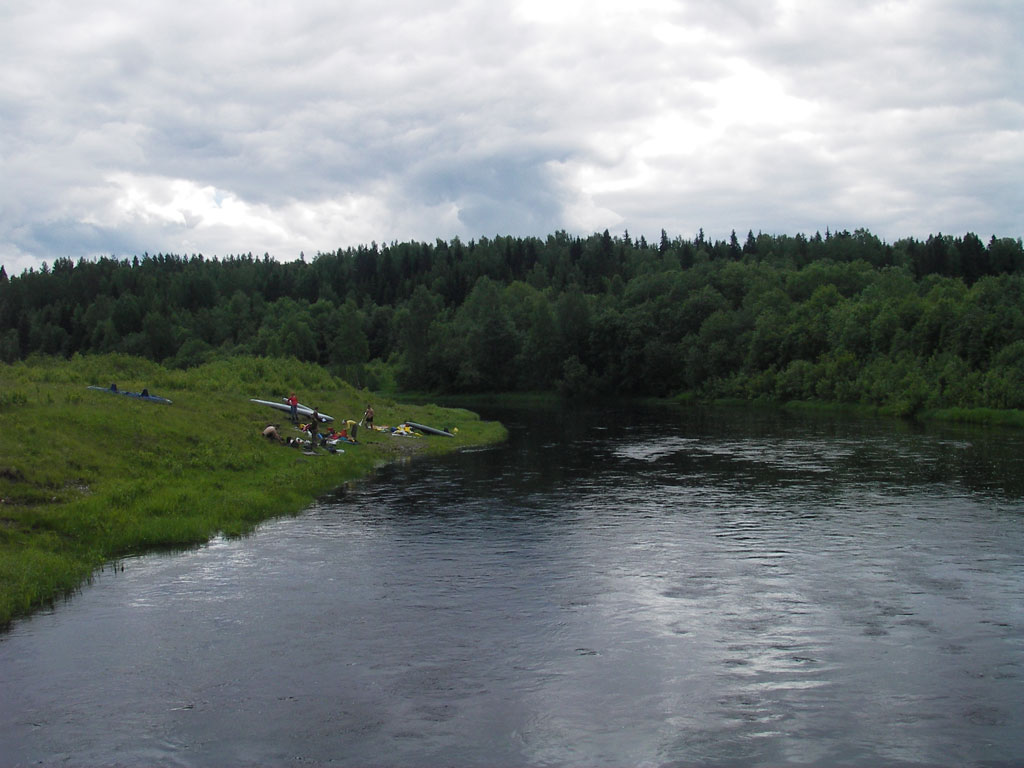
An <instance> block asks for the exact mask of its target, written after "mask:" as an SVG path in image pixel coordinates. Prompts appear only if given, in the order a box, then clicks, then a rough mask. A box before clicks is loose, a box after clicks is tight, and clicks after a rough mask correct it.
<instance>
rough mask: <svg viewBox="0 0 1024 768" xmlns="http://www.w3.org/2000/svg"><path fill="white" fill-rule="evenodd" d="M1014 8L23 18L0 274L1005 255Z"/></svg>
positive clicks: (1019, 225)
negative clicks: (616, 239) (641, 238)
mask: <svg viewBox="0 0 1024 768" xmlns="http://www.w3.org/2000/svg"><path fill="white" fill-rule="evenodd" d="M1022 9H1024V5H1021V4H1018V3H1017V2H1015V0H1005V1H1004V2H998V1H995V0H992V1H990V2H982V3H977V2H973V1H972V2H968V1H967V0H903V1H900V2H897V1H896V0H860V1H859V2H853V3H850V2H840V1H839V0H821V1H820V2H815V3H808V2H797V0H778V1H777V2H766V1H762V0H756V1H755V0H729V1H725V0H723V1H722V2H716V3H705V2H698V1H697V0H689V1H686V2H675V1H671V2H670V1H669V0H641V1H640V2H637V3H633V4H629V5H623V4H621V3H617V2H611V1H610V0H597V1H592V2H586V3H584V2H578V1H577V0H554V1H553V2H552V1H550V0H549V1H548V2H539V0H518V2H514V1H511V0H507V1H505V2H501V1H496V2H492V3H478V2H471V1H470V0H462V2H457V3H454V4H453V3H450V2H446V3H441V2H439V1H437V0H434V1H432V0H421V1H420V2H413V0H404V1H403V2H391V3H388V4H383V5H382V4H380V3H371V2H369V0H359V1H355V2H351V3H346V4H344V5H341V6H339V5H337V4H334V3H328V2H326V1H324V2H303V3H279V4H266V3H262V2H257V1H256V0H251V1H249V2H242V1H241V0H238V1H235V2H232V1H230V0H211V1H210V2H204V3H198V2H190V1H186V2H182V3H177V4H169V3H157V4H138V3H130V2H127V0H106V2H100V3H88V4H82V3H72V2H70V0H48V1H47V2H39V3H27V2H16V3H14V4H13V5H9V6H7V7H5V8H4V10H2V11H0V47H2V48H3V50H4V51H5V60H6V62H7V64H6V65H5V67H4V68H3V69H2V70H0V137H2V138H0V175H2V177H3V179H5V183H4V184H3V185H0V263H5V264H6V265H7V269H8V271H9V272H12V271H14V272H17V271H20V269H22V268H24V267H26V266H29V265H32V264H38V263H39V262H40V261H42V260H43V259H47V260H52V259H53V258H56V257H59V256H72V257H77V256H79V255H90V254H97V253H108V254H109V253H118V254H119V255H128V254H131V253H142V252H143V251H149V252H157V251H165V252H166V251H177V250H182V251H188V252H192V251H202V252H203V253H205V254H223V255H226V254H228V253H238V252H243V251H249V250H251V251H253V252H256V253H262V252H264V251H269V252H270V253H271V254H272V255H274V256H275V257H277V258H281V259H291V258H295V257H296V256H297V255H298V253H299V251H305V252H306V253H310V252H311V251H316V250H333V249H335V248H337V247H344V246H348V245H357V244H360V243H364V242H368V241H369V240H372V239H375V240H377V241H378V242H380V241H390V240H394V239H399V240H401V239H409V238H416V239H421V240H433V239H434V238H435V237H440V238H450V237H453V236H455V235H459V236H460V237H463V238H464V239H465V238H470V237H477V236H480V235H493V234H497V233H509V234H521V235H525V234H534V235H539V236H543V235H546V234H548V233H549V232H551V231H553V230H555V229H560V228H565V229H569V230H570V231H577V232H580V233H584V234H585V233H587V232H590V231H595V230H597V231H599V230H602V229H604V228H606V227H607V228H609V229H612V230H613V231H620V230H621V229H626V228H628V229H629V230H630V231H631V232H632V233H634V234H637V235H639V234H647V235H648V236H649V237H650V236H652V235H655V236H656V235H657V233H658V232H659V231H660V229H661V228H665V229H666V230H668V231H669V232H671V233H679V234H684V235H689V234H691V233H693V232H696V230H697V229H698V228H700V227H703V228H704V229H705V231H707V232H708V233H709V234H710V235H712V236H716V237H725V236H727V235H728V233H729V231H730V230H731V229H733V228H735V229H737V230H738V231H745V230H746V229H748V228H752V229H754V230H755V231H756V230H759V229H760V230H764V231H769V232H789V233H794V232H796V231H813V230H816V229H822V230H823V229H824V228H825V227H826V226H829V227H832V228H833V229H837V228H851V229H852V228H856V227H867V228H869V229H871V230H872V231H874V232H876V233H877V234H879V235H880V236H882V237H885V238H889V239H894V238H897V237H901V236H905V235H913V236H919V237H924V236H927V235H928V234H930V233H932V232H936V231H940V230H941V231H943V232H950V233H952V232H962V231H967V230H972V231H977V232H979V233H980V234H982V235H983V236H985V235H987V234H992V233H995V234H999V235H1007V236H1015V237H1016V236H1020V235H1021V234H1022V230H1024V220H1022V216H1024V214H1022V213H1021V211H1022V210H1024V206H1022V205H1021V202H1022V201H1021V194H1020V191H1019V189H1020V185H1019V182H1018V181H1017V179H1019V178H1020V177H1021V175H1022V171H1024V151H1022V149H1021V148H1022V147H1024V141H1022V138H1024V137H1022V135H1021V131H1022V126H1024V120H1022V117H1024V93H1022V86H1021V85H1020V79H1019V72H1020V71H1021V70H1022V69H1024V61H1022V57H1024V54H1022V52H1021V46H1020V45H1019V43H1018V41H1019V39H1020V38H1021V35H1022V33H1024V10H1022Z"/></svg>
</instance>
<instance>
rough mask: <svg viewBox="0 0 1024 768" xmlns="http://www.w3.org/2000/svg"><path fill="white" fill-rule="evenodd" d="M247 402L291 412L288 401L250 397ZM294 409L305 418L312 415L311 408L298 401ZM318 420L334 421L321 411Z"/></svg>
mask: <svg viewBox="0 0 1024 768" xmlns="http://www.w3.org/2000/svg"><path fill="white" fill-rule="evenodd" d="M249 402H250V403H256V404H257V405H269V406H270V407H271V408H276V409H277V410H279V411H284V412H285V413H291V412H292V407H291V406H290V405H288V403H277V402H274V401H273V400H257V399H256V398H255V397H250V398H249ZM295 410H296V411H298V413H299V416H305V417H306V418H309V417H310V416H312V415H313V409H312V408H310V407H309V406H306V405H302V404H301V403H299V405H298V407H297V408H296V409H295ZM320 421H321V422H327V421H334V417H333V416H328V415H327V414H326V413H321V414H320Z"/></svg>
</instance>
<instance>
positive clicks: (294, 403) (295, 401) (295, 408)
mask: <svg viewBox="0 0 1024 768" xmlns="http://www.w3.org/2000/svg"><path fill="white" fill-rule="evenodd" d="M288 405H289V406H291V410H292V424H298V423H299V398H297V397H296V396H295V393H294V392H292V393H291V395H289V396H288Z"/></svg>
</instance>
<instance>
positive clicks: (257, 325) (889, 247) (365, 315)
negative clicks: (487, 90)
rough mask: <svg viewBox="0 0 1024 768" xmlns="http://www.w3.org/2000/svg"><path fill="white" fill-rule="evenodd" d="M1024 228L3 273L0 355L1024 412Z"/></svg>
mask: <svg viewBox="0 0 1024 768" xmlns="http://www.w3.org/2000/svg"><path fill="white" fill-rule="evenodd" d="M1022 300H1024V248H1022V243H1021V240H1020V239H1019V238H1018V239H1011V238H997V237H995V236H993V237H991V238H990V239H989V241H988V242H987V243H985V242H983V241H982V240H981V239H980V238H979V237H978V236H977V235H975V234H972V233H968V234H966V235H964V236H963V237H953V236H948V235H941V234H939V235H932V236H929V237H928V238H927V239H926V240H925V241H920V240H916V239H913V238H905V239H902V240H898V241H896V242H895V243H892V244H888V243H884V242H882V241H881V240H880V239H879V238H878V237H876V236H875V235H873V234H871V233H870V232H868V231H866V230H862V229H858V230H856V231H854V232H852V233H851V232H848V231H842V232H838V233H832V232H826V233H825V235H824V236H822V235H821V234H820V233H816V234H815V235H814V236H812V237H808V236H805V235H802V234H798V235H795V236H790V235H767V234H763V233H760V234H757V235H754V233H753V232H752V231H750V232H748V233H747V236H746V238H744V239H742V240H741V239H740V238H739V237H737V235H736V233H735V232H733V233H732V234H731V236H730V237H729V238H728V239H727V240H714V241H713V240H711V239H709V238H706V237H705V235H704V233H703V231H701V232H699V233H698V234H697V236H696V237H694V238H692V239H683V238H681V237H675V238H670V237H669V236H668V235H667V233H666V232H665V231H662V233H661V238H660V240H659V242H657V243H649V242H647V241H646V240H645V238H643V237H640V238H638V239H634V238H632V237H630V235H629V233H628V232H626V233H624V234H623V235H621V236H612V235H611V234H610V233H609V232H608V231H607V230H605V231H604V232H603V233H600V234H598V233H595V234H593V235H590V236H588V237H577V236H572V235H569V234H567V233H565V232H556V233H554V234H552V235H549V236H547V237H546V238H545V239H541V238H531V237H526V238H523V237H505V236H499V237H495V238H493V239H491V238H480V239H479V240H471V241H469V242H466V243H464V242H462V241H461V240H459V239H458V238H456V239H453V240H451V241H442V240H437V241H436V242H435V243H419V242H415V241H412V242H403V243H399V242H393V243H391V244H387V245H378V244H376V243H371V244H370V245H368V246H367V245H363V246H359V247H357V248H347V249H339V250H337V251H335V252H327V253H319V254H317V255H316V256H315V257H314V258H312V259H311V260H309V261H307V260H306V258H305V256H302V257H301V258H300V259H299V260H297V261H292V262H286V263H280V262H277V261H275V260H273V259H271V258H270V257H269V256H268V255H266V254H264V255H263V256H262V257H254V256H253V255H252V254H245V255H237V256H228V257H226V258H216V257H214V258H205V257H203V256H202V255H201V254H195V255H190V256H181V255H173V254H157V255H150V254H143V255H142V256H141V257H138V256H136V257H133V258H131V259H125V258H122V259H118V258H114V257H109V258H107V257H103V258H99V259H94V260H93V259H80V260H79V261H77V262H74V261H72V260H71V259H67V258H59V259H57V260H55V261H54V262H53V264H52V265H49V264H46V263H44V264H43V265H42V267H41V268H40V269H38V270H34V269H29V270H26V271H25V272H23V273H22V274H21V275H18V276H13V277H9V276H8V275H7V274H6V272H5V271H4V270H3V268H2V267H0V360H3V361H5V362H8V363H10V362H14V361H17V360H19V359H23V358H25V357H27V356H29V355H32V354H46V355H61V356H65V357H70V356H71V355H74V354H87V353H105V352H121V353H127V354H132V355H138V356H141V357H146V358H149V359H152V360H155V361H159V362H162V363H164V364H167V365H171V366H177V367H182V368H188V367H192V366H195V365H199V364H201V363H204V362H208V361H209V360H211V359H215V358H217V357H220V356H227V355H236V354H251V355H272V356H294V357H295V358H297V359H299V360H302V361H309V362H314V363H317V364H320V365H322V366H324V367H326V368H328V369H329V370H331V371H332V372H334V373H336V374H338V375H341V376H343V377H345V378H346V379H348V380H350V381H352V382H353V383H355V384H357V385H358V386H369V387H371V388H380V387H387V386H390V385H396V386H398V387H400V388H402V389H406V390H421V391H433V392H453V393H454V392H459V393H465V392H482V391H491V392H496V391H558V392H561V393H563V394H566V395H571V396H605V395H654V396H665V395H672V394H678V393H683V392H689V393H693V394H695V395H697V396H701V397H739V398H747V399H756V398H765V399H772V400H791V399H824V400H831V401H839V402H851V403H864V404H870V405H878V406H884V407H887V408H890V409H893V410H895V411H896V412H899V413H907V414H909V413H913V412H915V411H917V410H919V409H921V408H925V407H992V408H1024V301H1022Z"/></svg>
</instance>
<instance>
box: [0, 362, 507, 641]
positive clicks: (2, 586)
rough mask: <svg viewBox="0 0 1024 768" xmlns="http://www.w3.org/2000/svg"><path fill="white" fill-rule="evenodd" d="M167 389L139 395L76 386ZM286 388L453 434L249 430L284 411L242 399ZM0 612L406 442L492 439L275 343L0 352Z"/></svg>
mask: <svg viewBox="0 0 1024 768" xmlns="http://www.w3.org/2000/svg"><path fill="white" fill-rule="evenodd" d="M111 383H117V385H118V387H119V388H120V389H122V390H132V391H139V390H141V389H142V388H143V387H146V388H148V389H149V391H150V392H151V393H152V394H156V395H161V396H164V397H168V398H170V399H171V400H173V401H174V403H173V405H162V404H156V403H149V402H144V401H140V400H136V399H134V398H128V397H122V396H117V395H112V394H107V393H104V392H96V391H92V390H89V389H87V388H86V387H87V385H90V384H95V385H100V386H104V387H106V386H108V385H109V384H111ZM293 389H294V390H295V392H296V393H297V394H298V396H299V399H300V401H301V402H303V403H305V404H307V405H315V406H318V407H319V408H320V409H321V410H322V411H323V412H325V413H329V414H331V415H332V416H334V417H335V418H336V419H338V420H342V419H345V418H352V419H355V420H356V421H358V420H359V419H360V418H361V416H362V413H363V410H364V409H365V407H366V404H367V403H372V404H373V406H374V410H375V411H376V419H375V421H376V423H377V424H378V425H389V424H390V425H394V424H398V423H401V422H402V421H405V420H407V419H408V420H412V421H418V422H421V423H424V424H430V425H432V426H438V427H451V428H457V429H458V433H457V434H456V437H455V438H454V439H448V438H429V437H422V438H419V439H402V438H392V437H390V436H389V435H387V434H384V433H381V432H369V431H367V430H361V431H360V432H359V435H358V436H359V444H358V445H348V446H345V453H344V454H329V453H327V452H325V451H322V452H321V453H320V454H319V455H317V456H306V455H304V454H303V453H302V452H301V451H299V450H297V449H294V448H289V447H287V446H282V445H279V444H274V443H271V442H270V441H268V440H266V439H265V438H263V437H262V436H261V434H260V433H261V432H262V430H263V428H264V427H265V426H266V425H267V424H270V423H275V424H278V425H279V427H281V428H282V434H284V435H285V436H291V435H296V436H297V435H298V432H296V431H294V430H293V429H292V427H291V426H290V425H289V423H288V418H287V414H286V413H283V412H279V411H274V410H273V409H270V408H268V407H266V406H260V405H256V404H254V403H250V402H249V398H253V397H254V398H260V399H265V400H274V399H278V398H280V397H283V396H285V395H287V394H288V393H289V392H290V391H291V390H293ZM0 393H2V394H0V427H2V428H0V626H6V625H7V624H9V623H10V621H11V620H12V619H13V618H15V617H17V616H21V615H25V614H28V613H31V612H32V611H33V610H36V609H38V608H40V607H42V606H45V605H48V604H50V603H52V601H53V600H55V599H57V598H59V597H61V596H62V595H68V594H70V593H72V592H73V591H74V590H75V589H77V588H78V587H79V586H80V585H81V584H82V583H83V582H84V581H86V580H88V579H89V578H90V576H91V574H92V573H93V572H94V571H95V570H96V569H97V568H99V567H101V566H103V565H104V564H105V563H107V562H109V561H110V560H112V559H116V558H119V557H123V556H125V555H128V554H133V553H138V552H144V551H149V550H156V549H175V548H184V547H190V546H195V545H198V544H202V543H204V542H206V541H208V540H209V539H210V538H211V537H212V536H214V535H217V534H218V533H223V534H226V535H229V536H238V535H244V534H246V533H248V532H250V531H251V530H252V529H253V528H254V527H255V526H256V525H257V524H258V523H259V522H261V521H262V520H266V519H268V518H270V517H274V516H280V515H288V514H297V513H298V512H300V511H301V510H302V509H304V508H305V507H306V506H308V504H309V503H310V502H311V501H312V500H313V499H314V498H315V497H316V496H317V495H318V494H320V493H324V492H327V491H329V490H331V489H333V488H337V487H338V486H340V485H343V484H344V483H346V482H349V481H352V480H356V479H359V478H362V477H365V476H366V475H367V474H369V473H370V472H371V471H372V470H373V469H374V468H375V467H377V466H379V465H381V464H383V463H386V462H389V461H392V460H395V459H396V458H399V457H403V456H405V455H408V454H410V453H415V454H431V453H442V452H448V451H452V450H458V449H459V448H461V447H465V446H468V445H475V444H483V443H493V442H499V441H501V440H504V439H505V437H506V432H505V430H504V428H503V427H502V426H501V425H500V424H497V423H495V422H485V421H481V420H480V419H479V418H478V417H477V416H476V415H475V414H474V413H471V412H470V411H467V410H462V409H445V408H440V407H438V406H436V405H411V404H408V403H398V402H396V401H395V400H393V399H390V398H385V397H380V396H377V395H374V394H372V393H369V392H366V391H360V390H357V389H355V388H353V387H351V386H350V385H349V384H347V383H346V382H343V381H341V380H339V379H336V378H334V377H332V376H331V375H329V374H328V373H327V372H326V371H324V370H323V369H322V368H320V367H319V366H315V365H309V364H304V363H299V362H297V361H295V360H291V359H283V360H271V359H263V358H248V357H243V358H233V359H230V360H225V361H219V362H215V363H211V364H209V365H205V366H202V367H199V368H195V369H190V370H187V371H181V370H170V369H166V368H163V367H161V366H159V365H157V364H154V363H151V362H148V361H145V360H141V359H138V358H133V357H127V356H121V355H108V356H91V357H77V356H76V357H75V358H73V359H71V360H63V359H50V358H34V359H32V360H29V361H27V362H24V363H17V364H14V365H4V366H0Z"/></svg>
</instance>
